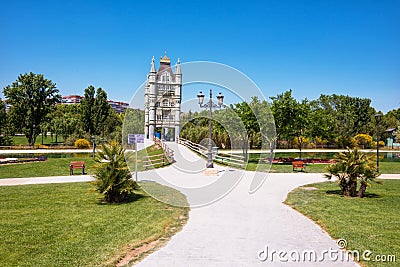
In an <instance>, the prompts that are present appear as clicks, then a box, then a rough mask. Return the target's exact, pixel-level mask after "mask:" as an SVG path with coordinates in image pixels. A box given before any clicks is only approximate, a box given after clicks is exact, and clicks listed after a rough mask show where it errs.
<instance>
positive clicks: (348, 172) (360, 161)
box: [325, 149, 380, 197]
mask: <svg viewBox="0 0 400 267" xmlns="http://www.w3.org/2000/svg"><path fill="white" fill-rule="evenodd" d="M374 157H375V156H374V155H368V154H367V153H363V152H361V151H359V150H358V149H354V150H350V149H348V151H347V152H341V153H339V154H338V155H337V156H336V157H335V160H336V162H335V163H333V164H331V165H329V166H328V167H327V171H328V172H329V174H325V177H326V178H328V179H331V178H332V177H333V176H334V177H336V178H338V184H339V186H340V188H341V190H342V193H343V194H344V195H345V196H349V197H355V196H356V194H357V182H358V181H359V182H360V189H359V191H358V194H357V195H358V197H364V193H365V190H366V189H367V186H369V182H371V181H374V182H377V181H376V180H375V178H376V177H378V176H379V175H380V174H379V173H378V172H377V170H376V166H375V160H374Z"/></svg>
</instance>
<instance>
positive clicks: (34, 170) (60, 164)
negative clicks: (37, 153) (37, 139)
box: [0, 157, 95, 179]
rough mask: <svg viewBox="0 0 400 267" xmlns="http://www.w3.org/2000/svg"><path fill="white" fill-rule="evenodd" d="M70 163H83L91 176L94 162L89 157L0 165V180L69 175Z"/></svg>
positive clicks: (77, 170)
mask: <svg viewBox="0 0 400 267" xmlns="http://www.w3.org/2000/svg"><path fill="white" fill-rule="evenodd" d="M71 161H84V162H85V165H86V168H85V172H86V173H88V174H92V171H93V170H92V169H91V167H92V166H93V165H94V163H95V162H94V160H93V159H92V158H91V157H76V158H75V157H74V158H72V157H71V158H48V159H47V160H46V161H39V162H30V163H19V164H9V165H0V179H1V178H21V177H44V176H57V175H69V163H70V162H71ZM74 173H76V174H80V170H79V169H74Z"/></svg>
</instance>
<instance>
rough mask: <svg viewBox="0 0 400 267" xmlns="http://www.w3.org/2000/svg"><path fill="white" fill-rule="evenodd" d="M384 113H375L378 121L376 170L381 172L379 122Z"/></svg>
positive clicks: (376, 121)
mask: <svg viewBox="0 0 400 267" xmlns="http://www.w3.org/2000/svg"><path fill="white" fill-rule="evenodd" d="M381 118H382V114H379V113H377V114H375V123H376V171H377V172H379V122H380V121H381Z"/></svg>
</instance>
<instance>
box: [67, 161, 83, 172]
mask: <svg viewBox="0 0 400 267" xmlns="http://www.w3.org/2000/svg"><path fill="white" fill-rule="evenodd" d="M74 169H82V174H85V162H84V161H71V162H70V163H69V175H74Z"/></svg>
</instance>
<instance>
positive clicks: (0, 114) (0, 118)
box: [0, 98, 7, 136]
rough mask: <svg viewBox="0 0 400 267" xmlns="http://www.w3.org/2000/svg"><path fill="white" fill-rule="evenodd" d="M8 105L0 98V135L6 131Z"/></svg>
mask: <svg viewBox="0 0 400 267" xmlns="http://www.w3.org/2000/svg"><path fill="white" fill-rule="evenodd" d="M6 121H7V120H6V105H5V103H4V102H3V100H1V98H0V136H1V135H2V134H3V132H4V130H5V129H4V128H5V127H4V126H5V125H6Z"/></svg>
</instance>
